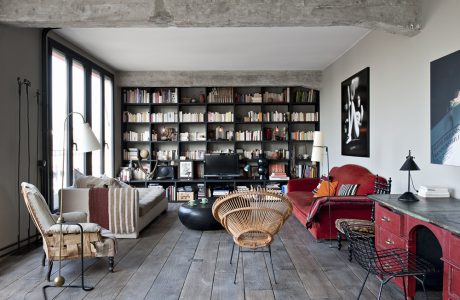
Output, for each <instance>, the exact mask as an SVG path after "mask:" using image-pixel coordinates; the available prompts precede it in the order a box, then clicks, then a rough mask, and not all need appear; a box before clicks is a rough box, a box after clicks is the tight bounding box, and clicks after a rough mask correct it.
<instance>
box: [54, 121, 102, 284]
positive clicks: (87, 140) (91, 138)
mask: <svg viewBox="0 0 460 300" xmlns="http://www.w3.org/2000/svg"><path fill="white" fill-rule="evenodd" d="M74 114H75V115H78V116H80V117H81V118H82V119H83V123H82V125H81V126H80V128H77V129H76V130H75V135H74V139H73V140H74V142H75V144H76V145H77V147H78V148H77V149H78V151H80V152H91V151H94V150H98V149H101V144H100V143H99V141H98V140H97V138H96V136H95V135H94V132H93V131H92V130H91V127H90V126H89V124H88V123H86V121H85V117H84V116H83V115H82V114H81V113H79V112H71V113H69V114H68V115H67V116H66V118H65V119H64V141H63V145H62V178H61V197H60V199H59V218H58V220H57V223H58V224H61V235H60V238H59V273H58V276H57V277H56V278H54V284H55V285H56V286H57V287H60V286H62V285H64V282H65V279H64V277H63V276H62V275H61V250H62V240H63V233H62V224H64V223H65V220H64V217H63V211H62V203H63V198H64V193H62V190H63V189H64V173H65V158H66V144H67V143H66V142H67V138H66V133H67V131H68V126H69V124H68V122H69V118H70V116H72V115H74ZM81 234H82V235H83V232H81ZM82 251H83V247H82ZM81 255H82V256H83V253H82V254H81ZM82 276H83V274H82Z"/></svg>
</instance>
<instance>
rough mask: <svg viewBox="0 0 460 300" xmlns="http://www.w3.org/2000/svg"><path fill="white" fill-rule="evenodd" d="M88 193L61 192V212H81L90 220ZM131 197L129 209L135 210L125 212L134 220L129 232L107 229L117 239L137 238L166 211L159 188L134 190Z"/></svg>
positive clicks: (166, 205) (166, 207)
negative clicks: (131, 202) (131, 201)
mask: <svg viewBox="0 0 460 300" xmlns="http://www.w3.org/2000/svg"><path fill="white" fill-rule="evenodd" d="M89 191H90V189H89V188H73V187H69V188H65V189H64V190H63V191H62V196H63V203H62V207H63V211H64V212H70V211H83V212H86V213H87V214H88V219H90V218H91V212H90V205H89V202H90V199H89V197H90V196H89ZM133 195H134V196H135V197H133V201H134V202H135V203H134V204H133V205H132V206H129V207H136V208H137V209H134V208H131V211H127V212H125V213H126V216H128V217H129V218H131V219H132V220H134V222H133V224H132V225H133V226H132V227H131V228H132V229H131V230H130V231H129V232H126V230H125V231H123V232H119V230H117V228H107V229H109V230H110V231H112V233H113V234H114V235H115V236H116V237H117V238H137V237H138V236H139V232H140V231H141V230H142V229H144V228H145V227H146V226H147V225H148V224H150V223H151V222H152V221H153V220H154V219H155V218H156V217H157V216H159V215H160V214H161V213H163V212H165V211H166V210H167V209H168V201H167V200H166V194H165V190H164V189H163V188H161V187H155V188H135V189H134V191H133ZM121 201H123V199H121ZM128 210H130V208H128ZM107 213H108V212H107ZM124 218H125V217H124V216H123V217H121V218H120V219H122V220H123V219H124Z"/></svg>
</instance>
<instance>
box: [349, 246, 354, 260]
mask: <svg viewBox="0 0 460 300" xmlns="http://www.w3.org/2000/svg"><path fill="white" fill-rule="evenodd" d="M352 260H353V246H352V245H351V243H348V261H352Z"/></svg>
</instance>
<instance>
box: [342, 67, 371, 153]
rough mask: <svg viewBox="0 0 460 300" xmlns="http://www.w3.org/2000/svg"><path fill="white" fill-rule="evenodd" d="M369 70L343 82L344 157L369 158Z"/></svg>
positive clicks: (366, 69) (362, 71)
mask: <svg viewBox="0 0 460 300" xmlns="http://www.w3.org/2000/svg"><path fill="white" fill-rule="evenodd" d="M369 70H370V69H369V67H367V68H365V69H364V70H361V71H359V72H358V73H356V74H355V75H353V76H351V77H350V78H348V79H346V80H344V81H342V155H349V156H360V157H369V140H370V136H369Z"/></svg>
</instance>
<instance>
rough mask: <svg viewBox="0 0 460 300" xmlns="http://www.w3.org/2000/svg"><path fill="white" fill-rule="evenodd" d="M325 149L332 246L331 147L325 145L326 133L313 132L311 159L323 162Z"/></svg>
mask: <svg viewBox="0 0 460 300" xmlns="http://www.w3.org/2000/svg"><path fill="white" fill-rule="evenodd" d="M324 151H326V165H327V202H328V207H329V222H330V224H329V239H330V241H331V246H332V239H331V237H332V219H331V203H330V197H331V181H330V178H329V148H328V147H327V146H325V145H324V135H323V133H322V132H321V131H315V132H314V133H313V149H312V152H311V161H312V162H319V163H322V162H323V159H324Z"/></svg>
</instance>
